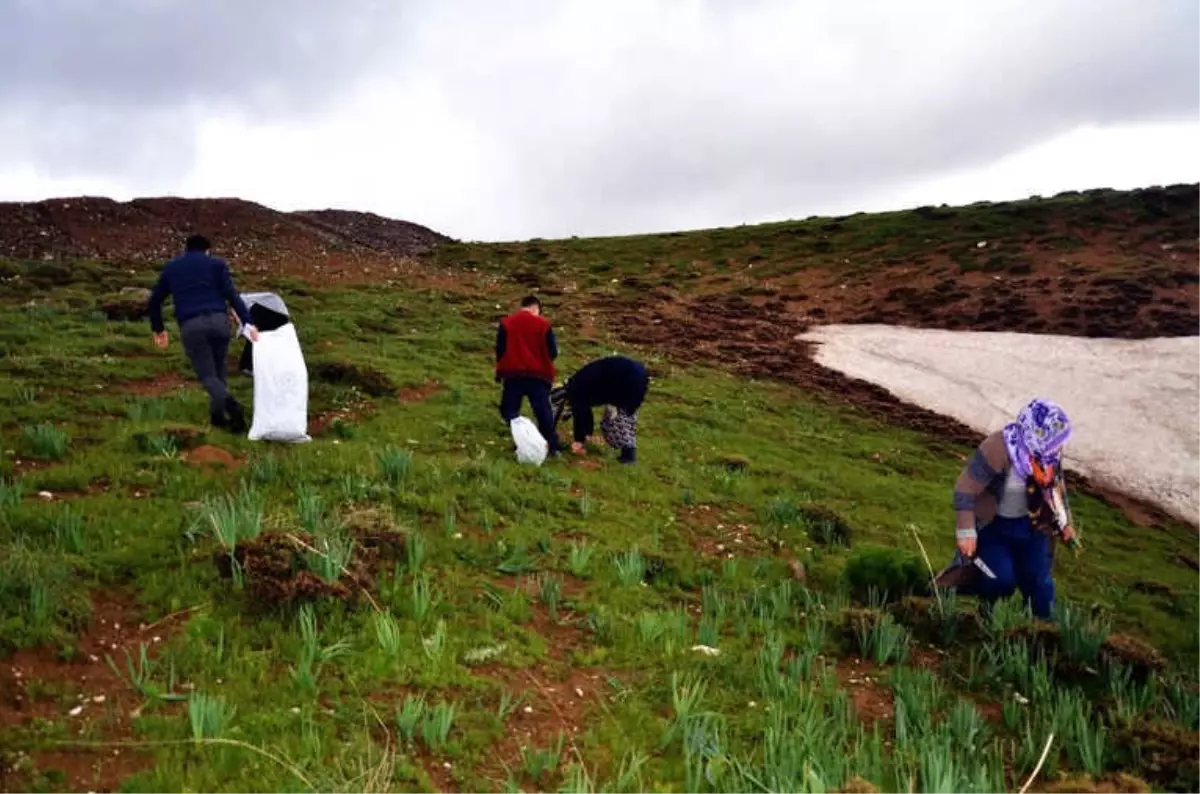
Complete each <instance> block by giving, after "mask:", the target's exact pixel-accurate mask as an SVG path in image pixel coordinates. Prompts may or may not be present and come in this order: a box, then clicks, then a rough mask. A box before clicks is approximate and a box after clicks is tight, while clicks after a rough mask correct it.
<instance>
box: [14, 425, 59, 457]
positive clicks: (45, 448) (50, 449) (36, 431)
mask: <svg viewBox="0 0 1200 794" xmlns="http://www.w3.org/2000/svg"><path fill="white" fill-rule="evenodd" d="M24 433H25V440H26V442H27V443H28V445H29V451H30V454H31V455H32V456H33V457H35V458H40V459H42V460H61V459H62V458H63V457H65V456H66V454H67V447H68V446H70V444H71V437H70V436H69V435H67V433H66V431H64V430H60V429H59V428H57V427H55V426H54V425H51V424H44V423H43V424H40V425H34V426H32V427H26V428H25V429H24Z"/></svg>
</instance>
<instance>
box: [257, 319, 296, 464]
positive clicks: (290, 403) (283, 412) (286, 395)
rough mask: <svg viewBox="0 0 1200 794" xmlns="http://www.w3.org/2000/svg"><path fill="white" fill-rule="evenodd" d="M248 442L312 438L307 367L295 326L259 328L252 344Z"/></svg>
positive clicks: (292, 440) (288, 441) (294, 441)
mask: <svg viewBox="0 0 1200 794" xmlns="http://www.w3.org/2000/svg"><path fill="white" fill-rule="evenodd" d="M249 437H250V440H251V441H282V442H285V443H289V444H296V443H300V442H303V441H311V440H312V439H311V438H310V437H309V435H308V367H307V366H305V364H304V354H303V353H302V352H301V351H300V339H299V338H298V337H297V336H296V326H294V325H292V324H291V323H288V324H287V325H285V326H283V327H282V328H280V329H279V330H277V331H260V332H259V334H258V341H257V342H255V343H254V421H253V423H252V424H251V426H250V436H249Z"/></svg>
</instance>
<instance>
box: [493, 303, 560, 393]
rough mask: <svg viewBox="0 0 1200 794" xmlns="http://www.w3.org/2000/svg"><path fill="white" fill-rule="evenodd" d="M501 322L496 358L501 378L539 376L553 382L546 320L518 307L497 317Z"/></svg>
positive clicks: (552, 365) (498, 373)
mask: <svg viewBox="0 0 1200 794" xmlns="http://www.w3.org/2000/svg"><path fill="white" fill-rule="evenodd" d="M500 324H501V325H502V326H504V333H505V345H504V355H503V356H502V357H501V358H500V360H499V361H498V362H496V374H497V375H498V376H500V377H501V378H540V379H542V380H544V381H548V382H550V383H553V382H554V376H555V370H554V360H553V359H551V358H550V346H549V345H548V344H546V334H547V333H548V332H549V331H550V322H549V321H548V320H547V319H546V318H544V317H541V316H539V315H536V314H533V313H531V312H525V311H520V312H517V313H515V314H510V315H509V316H507V317H505V318H504V319H503V320H501V321H500Z"/></svg>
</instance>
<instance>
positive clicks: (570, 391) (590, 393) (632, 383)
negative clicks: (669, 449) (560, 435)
mask: <svg viewBox="0 0 1200 794" xmlns="http://www.w3.org/2000/svg"><path fill="white" fill-rule="evenodd" d="M649 386H650V378H649V377H648V376H647V375H646V368H645V367H644V366H643V365H642V363H641V362H640V361H635V360H634V359H632V358H627V357H626V356H608V357H606V358H598V359H596V360H595V361H592V362H590V363H589V364H586V365H584V367H583V368H582V369H580V370H579V371H578V372H576V373H575V374H574V375H572V376H571V378H570V380H568V381H567V383H566V386H565V389H566V392H567V402H568V403H570V405H571V416H572V418H573V419H574V436H575V440H576V441H578V442H579V443H581V444H582V443H583V442H584V441H585V440H586V439H587V437H588V436H590V435H591V434H592V432H593V430H594V429H595V424H594V420H593V417H592V408H593V407H595V406H597V405H611V406H613V407H614V408H617V409H619V410H621V411H622V412H624V413H627V414H635V413H637V411H638V409H639V408H641V407H642V403H643V402H644V401H645V399H646V392H647V390H648V389H649Z"/></svg>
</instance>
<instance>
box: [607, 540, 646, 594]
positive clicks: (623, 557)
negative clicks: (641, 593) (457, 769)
mask: <svg viewBox="0 0 1200 794" xmlns="http://www.w3.org/2000/svg"><path fill="white" fill-rule="evenodd" d="M613 564H614V565H615V566H616V568H617V578H618V579H620V580H621V584H623V585H625V586H626V587H632V586H633V585H635V584H638V583H639V582H641V581H642V579H643V578H644V577H645V576H646V558H645V557H643V556H642V554H641V552H639V551H638V550H637V549H633V550H631V551H627V552H622V553H620V554H617V555H616V556H614V557H613Z"/></svg>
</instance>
